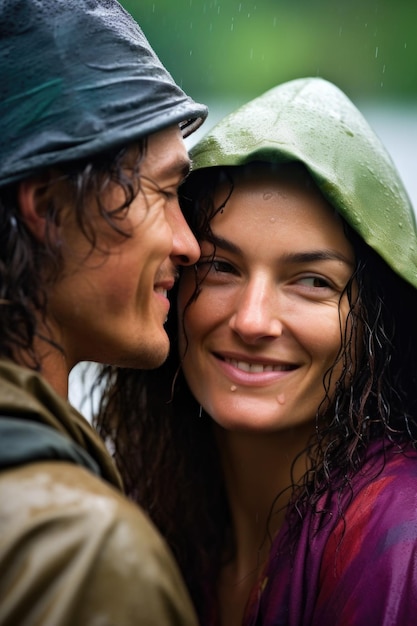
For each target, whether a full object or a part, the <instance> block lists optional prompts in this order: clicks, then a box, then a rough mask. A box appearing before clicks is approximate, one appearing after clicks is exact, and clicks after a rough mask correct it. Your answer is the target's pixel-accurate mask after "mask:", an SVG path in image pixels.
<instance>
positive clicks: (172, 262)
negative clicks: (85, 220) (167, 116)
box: [49, 127, 199, 368]
mask: <svg viewBox="0 0 417 626" xmlns="http://www.w3.org/2000/svg"><path fill="white" fill-rule="evenodd" d="M188 168H189V160H188V156H187V152H186V148H185V146H184V142H183V140H182V136H181V133H180V131H179V129H178V128H176V127H175V128H174V127H173V128H170V129H168V130H164V131H161V132H159V133H156V134H154V135H151V136H150V137H149V139H148V147H147V152H146V156H145V159H144V160H143V162H142V163H141V166H140V175H141V178H140V186H141V190H140V192H139V194H138V195H137V196H136V198H135V199H134V201H133V202H132V204H131V205H130V207H129V210H128V211H127V212H126V215H125V216H124V217H123V221H122V222H121V223H120V226H121V228H123V230H124V231H126V232H128V233H129V234H130V236H129V237H128V238H126V237H124V236H122V235H120V234H118V233H117V232H115V230H114V229H113V228H112V227H111V226H109V225H108V224H107V223H106V222H105V220H104V219H103V217H101V216H100V215H99V214H98V209H97V208H96V207H94V206H93V207H92V212H93V225H94V228H95V232H96V234H97V246H96V247H95V249H94V250H93V251H92V250H91V245H90V243H89V242H88V241H87V240H86V238H85V237H84V235H83V234H82V233H81V232H80V230H79V228H78V225H77V224H76V223H75V220H74V216H73V212H72V211H71V209H69V210H68V211H66V212H65V213H64V216H63V222H62V228H61V236H62V250H63V258H64V272H63V275H62V277H61V278H60V279H59V280H58V281H57V283H56V285H55V286H54V287H53V289H52V293H51V294H50V301H49V320H50V324H52V327H53V330H54V335H55V337H56V338H57V341H58V342H59V343H60V345H62V347H63V348H64V351H65V353H66V357H67V360H68V364H69V367H70V368H71V367H72V366H74V365H75V364H76V363H77V362H79V361H83V360H92V361H98V362H102V363H111V364H117V365H122V366H128V367H155V366H157V365H159V364H160V363H161V362H162V361H163V360H164V359H165V358H166V356H167V353H168V348H169V342H168V337H167V335H166V332H165V330H164V322H165V320H166V317H167V315H168V310H169V302H168V299H167V290H169V289H171V288H172V286H173V284H174V280H175V275H176V271H177V266H178V265H183V264H186V263H193V262H195V261H196V259H197V258H198V255H199V248H198V244H197V242H196V241H195V239H194V237H193V236H192V234H191V231H190V230H189V228H188V226H187V225H186V223H185V220H184V218H183V215H182V213H181V210H180V207H179V204H178V199H177V188H178V185H179V184H180V182H181V181H182V180H183V178H184V175H185V174H186V173H187V171H188ZM123 198H124V197H123V195H122V192H121V190H120V188H117V187H115V188H113V189H111V190H110V191H109V192H108V196H107V197H106V198H105V204H106V207H109V208H112V207H117V206H120V204H121V203H122V202H123Z"/></svg>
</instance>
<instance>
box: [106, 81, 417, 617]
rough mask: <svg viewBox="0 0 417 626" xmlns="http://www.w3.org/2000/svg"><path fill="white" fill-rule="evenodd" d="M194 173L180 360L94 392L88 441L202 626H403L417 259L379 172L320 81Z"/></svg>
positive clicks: (344, 102) (234, 118)
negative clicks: (193, 241) (102, 451)
mask: <svg viewBox="0 0 417 626" xmlns="http://www.w3.org/2000/svg"><path fill="white" fill-rule="evenodd" d="M191 156H192V158H193V162H194V168H193V174H192V175H191V176H190V178H189V180H188V181H187V183H186V185H185V187H184V191H183V193H184V210H185V212H186V215H187V216H188V219H189V221H190V223H191V224H192V225H193V227H194V230H195V232H196V235H197V237H198V239H199V241H200V245H201V250H202V255H201V259H200V261H199V263H198V264H197V265H196V267H195V268H194V269H186V270H185V271H184V272H183V274H182V277H181V280H180V284H179V291H178V294H177V313H178V322H177V321H176V320H174V318H171V319H170V322H169V324H170V328H171V332H170V335H171V338H172V344H173V348H172V350H171V355H170V357H169V359H168V361H167V362H166V363H165V365H164V366H163V367H162V368H160V369H159V370H156V371H154V372H153V373H142V374H140V373H138V372H136V373H135V372H131V371H126V370H125V371H121V372H118V373H115V372H112V371H110V372H108V373H107V375H108V376H110V377H111V380H112V383H113V384H112V385H110V387H108V392H107V393H106V396H105V398H104V399H103V404H102V407H101V414H100V416H99V425H100V427H101V430H102V432H103V433H104V434H105V435H106V436H107V437H110V438H111V439H112V440H113V443H114V445H115V454H116V458H117V461H118V463H119V466H120V468H121V471H122V473H123V475H124V478H125V481H126V483H127V488H128V490H129V492H130V494H131V496H132V497H133V498H135V499H136V500H137V501H138V502H140V503H141V504H142V505H143V506H144V507H145V508H146V509H147V510H148V511H149V514H150V515H151V517H152V518H153V520H154V521H155V522H156V524H157V525H158V526H159V528H160V529H161V531H162V532H163V534H164V535H165V537H166V539H167V541H168V543H169V544H170V546H171V548H172V550H173V552H174V554H175V556H176V557H177V559H178V562H179V564H180V566H181V569H182V572H183V574H184V577H185V579H186V581H187V583H188V586H189V589H190V592H191V595H192V597H193V599H194V602H195V605H196V608H197V611H198V613H199V616H200V621H201V624H204V625H210V626H211V625H217V624H220V625H222V626H235V625H237V624H244V625H245V626H249V625H251V626H253V625H255V624H257V625H258V624H263V625H267V626H271V625H273V624H274V625H276V624H289V625H301V624H303V625H311V624H314V625H317V626H319V625H320V626H335V625H338V624H339V625H341V624H343V625H345V624H349V625H352V624H353V625H355V626H359V625H360V626H362V625H363V626H365V625H366V626H369V625H370V624H372V625H377V624H378V625H381V624H383V625H384V626H388V624H390V625H392V624H406V623H410V620H411V619H413V618H412V617H411V616H412V615H414V614H415V610H416V609H417V550H416V546H417V489H416V485H417V451H416V441H417V421H416V416H417V406H416V404H417V394H416V393H415V389H416V387H417V324H416V320H417V292H416V289H417V248H416V230H415V220H414V215H413V212H412V209H411V207H410V204H409V200H408V198H407V194H406V192H405V191H404V189H403V186H402V184H401V181H400V180H399V177H398V175H397V173H396V170H395V168H394V166H393V164H392V161H391V160H390V158H389V156H388V155H387V153H386V151H385V149H384V148H383V146H382V145H381V144H380V142H379V140H378V139H377V137H376V136H375V135H374V133H373V132H372V130H371V129H370V128H369V126H368V125H367V123H366V122H365V120H364V119H363V117H362V116H361V114H360V113H359V111H357V109H356V108H355V107H354V105H353V104H352V103H351V102H350V101H349V100H348V99H347V97H346V96H345V95H344V94H343V93H342V92H340V91H339V90H338V89H337V88H336V87H335V86H334V85H332V84H330V83H328V82H326V81H324V80H321V79H300V80H295V81H291V82H289V83H286V84H284V85H281V86H278V87H276V88H275V89H272V90H270V91H269V92H267V93H265V94H264V95H263V96H261V97H259V98H257V99H255V100H254V101H252V102H250V103H249V104H247V105H245V106H244V107H242V108H240V109H239V110H238V111H236V112H235V113H232V114H231V115H229V116H228V117H226V118H225V119H224V120H223V121H222V122H220V123H219V124H218V125H217V127H215V128H214V129H213V130H212V131H211V132H210V133H209V134H208V136H206V137H205V138H203V139H202V140H201V141H200V143H199V144H198V145H197V146H196V147H195V148H194V149H193V151H192V155H191ZM177 328H178V331H177ZM118 415H122V416H123V419H122V420H120V422H119V420H118V419H117V416H118Z"/></svg>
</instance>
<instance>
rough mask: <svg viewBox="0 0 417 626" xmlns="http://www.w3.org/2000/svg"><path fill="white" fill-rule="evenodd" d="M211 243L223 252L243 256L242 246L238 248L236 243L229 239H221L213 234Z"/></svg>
mask: <svg viewBox="0 0 417 626" xmlns="http://www.w3.org/2000/svg"><path fill="white" fill-rule="evenodd" d="M208 242H209V243H212V244H213V245H214V246H215V247H216V248H220V249H221V250H226V251H227V252H231V253H233V254H242V253H243V250H242V248H240V246H237V245H236V244H235V243H232V242H231V241H229V240H228V239H225V238H224V237H219V236H218V235H215V234H214V233H211V235H210V239H209V240H208Z"/></svg>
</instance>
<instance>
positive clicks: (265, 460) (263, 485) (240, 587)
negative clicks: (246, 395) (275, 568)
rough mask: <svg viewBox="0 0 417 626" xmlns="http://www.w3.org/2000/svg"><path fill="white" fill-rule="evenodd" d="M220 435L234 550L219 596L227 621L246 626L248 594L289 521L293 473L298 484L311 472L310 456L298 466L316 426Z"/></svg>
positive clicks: (222, 578)
mask: <svg viewBox="0 0 417 626" xmlns="http://www.w3.org/2000/svg"><path fill="white" fill-rule="evenodd" d="M215 433H216V439H217V443H218V446H219V450H220V457H221V462H222V467H223V473H224V479H225V486H226V492H227V495H228V501H229V506H230V511H231V517H232V530H233V536H234V548H235V552H234V556H233V559H232V560H231V561H230V562H228V563H227V565H226V566H225V567H224V569H223V571H222V573H221V576H220V580H219V586H218V592H219V602H220V608H221V613H222V616H223V617H222V623H224V624H228V625H229V624H230V626H232V625H233V624H235V623H236V624H239V623H241V619H242V616H243V610H244V607H245V605H246V602H247V599H248V596H249V593H250V591H251V589H252V587H253V585H254V584H255V583H256V581H257V579H258V577H259V575H260V573H261V571H262V568H263V566H264V565H265V563H266V561H267V559H268V556H269V550H270V545H271V538H273V537H274V536H275V535H276V534H277V533H278V532H279V530H280V528H281V526H282V523H283V521H284V517H285V510H286V506H287V505H288V501H289V499H290V497H291V489H290V486H291V470H292V471H293V478H294V481H295V482H297V481H298V480H299V479H300V478H301V476H302V475H303V474H304V473H305V471H306V458H305V456H301V457H300V458H299V459H298V460H297V462H296V463H295V465H294V466H293V463H294V459H295V458H296V457H297V455H298V454H299V453H300V452H301V451H302V450H303V449H304V448H305V446H306V445H307V442H308V439H309V437H310V435H311V433H312V426H311V424H308V425H306V426H305V427H302V428H297V429H293V430H291V431H283V432H276V433H262V434H259V433H253V432H245V433H241V432H239V433H238V432H230V431H225V430H224V429H221V428H219V427H217V426H216V427H215ZM278 495H279V498H277V496H278ZM235 618H236V619H235ZM239 620H240V621H239Z"/></svg>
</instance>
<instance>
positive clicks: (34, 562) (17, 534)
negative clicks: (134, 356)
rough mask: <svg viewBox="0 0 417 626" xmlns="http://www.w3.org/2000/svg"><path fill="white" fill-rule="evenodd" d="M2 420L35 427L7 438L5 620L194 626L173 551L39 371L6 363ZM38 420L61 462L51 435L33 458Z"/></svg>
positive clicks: (1, 459) (0, 521)
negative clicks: (83, 458) (80, 458)
mask: <svg viewBox="0 0 417 626" xmlns="http://www.w3.org/2000/svg"><path fill="white" fill-rule="evenodd" d="M2 416H3V417H2ZM4 416H9V417H12V418H13V420H6V418H5V417H4ZM0 420H1V421H2V424H3V425H4V424H6V423H11V424H13V423H16V424H17V425H18V426H19V428H22V427H23V429H22V430H21V432H25V430H27V431H28V432H29V431H30V436H28V437H26V436H22V437H19V438H18V439H17V440H16V438H15V443H13V437H11V438H9V439H8V437H7V434H6V435H5V436H4V437H3V439H2V441H0V467H1V469H0V624H1V626H34V625H42V626H49V625H50V626H110V625H111V626H133V625H138V624H140V625H143V626H165V625H166V626H171V625H172V626H195V624H196V618H195V614H194V611H193V609H192V607H191V605H190V601H189V598H188V595H187V592H186V591H185V588H184V585H183V583H182V580H181V578H180V575H179V572H178V569H177V567H176V565H175V563H174V561H173V558H172V556H171V555H170V553H169V551H168V549H167V547H166V546H165V544H164V543H163V540H162V539H161V538H160V537H159V535H158V534H157V532H156V531H155V530H154V527H153V526H152V525H151V523H150V522H149V521H148V519H147V517H146V516H145V514H144V513H143V512H141V511H140V510H139V509H138V508H137V507H136V506H135V505H133V504H132V503H130V502H129V501H128V500H127V499H126V498H125V497H124V496H123V494H122V492H121V483H120V478H119V475H118V473H117V471H116V470H115V468H114V466H113V462H112V460H111V458H110V456H109V454H108V453H107V451H106V449H105V447H104V445H103V443H102V441H101V439H100V438H99V437H98V435H97V434H96V433H95V432H94V431H93V429H92V428H91V427H90V425H89V424H88V422H87V421H86V420H84V418H83V417H82V416H81V415H79V414H78V413H77V412H76V411H75V410H74V409H73V408H71V407H70V406H69V405H68V404H67V403H66V402H64V401H63V400H62V399H61V398H59V397H58V396H57V395H56V394H55V393H54V391H53V390H52V389H51V388H50V387H49V386H48V385H47V384H46V383H45V381H44V380H42V378H41V377H40V376H38V375H37V374H36V373H34V372H32V371H30V370H26V369H24V368H20V367H18V366H16V365H14V364H11V363H10V362H6V361H0ZM26 423H27V425H28V428H27V429H25V425H26ZM31 426H33V427H34V428H32V429H31ZM37 426H39V430H44V431H45V432H46V433H48V432H51V431H50V429H48V428H46V429H45V428H44V427H45V426H48V427H52V429H53V431H52V435H55V434H57V437H58V439H59V438H60V437H61V436H62V441H63V442H64V446H63V449H64V453H63V454H62V455H58V456H61V458H55V456H56V455H55V452H54V445H55V444H54V442H53V443H52V445H50V444H49V443H48V441H47V442H46V443H45V442H44V446H43V447H44V451H45V453H44V454H40V455H39V454H38V453H37V454H36V456H37V458H36V459H33V458H32V459H31V458H30V455H31V451H32V450H33V445H32V443H34V441H35V439H36V440H37V437H35V436H34V435H33V434H32V431H33V430H34V432H35V433H36V430H37ZM26 440H28V441H29V442H31V443H30V445H29V444H28V443H27V441H26ZM66 443H68V445H69V446H72V445H73V444H75V446H74V450H75V457H76V456H77V454H78V452H77V450H78V451H80V452H81V454H85V451H87V452H88V455H85V456H86V462H85V463H83V462H81V464H78V463H77V462H76V461H74V458H72V453H69V454H68V455H67V454H66V453H65V444H66ZM22 447H23V450H22ZM26 448H27V449H26ZM35 448H36V446H35ZM25 455H26V456H25ZM39 456H41V457H42V458H39ZM5 459H6V460H5ZM97 473H99V474H101V477H100V476H98V475H97Z"/></svg>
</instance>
